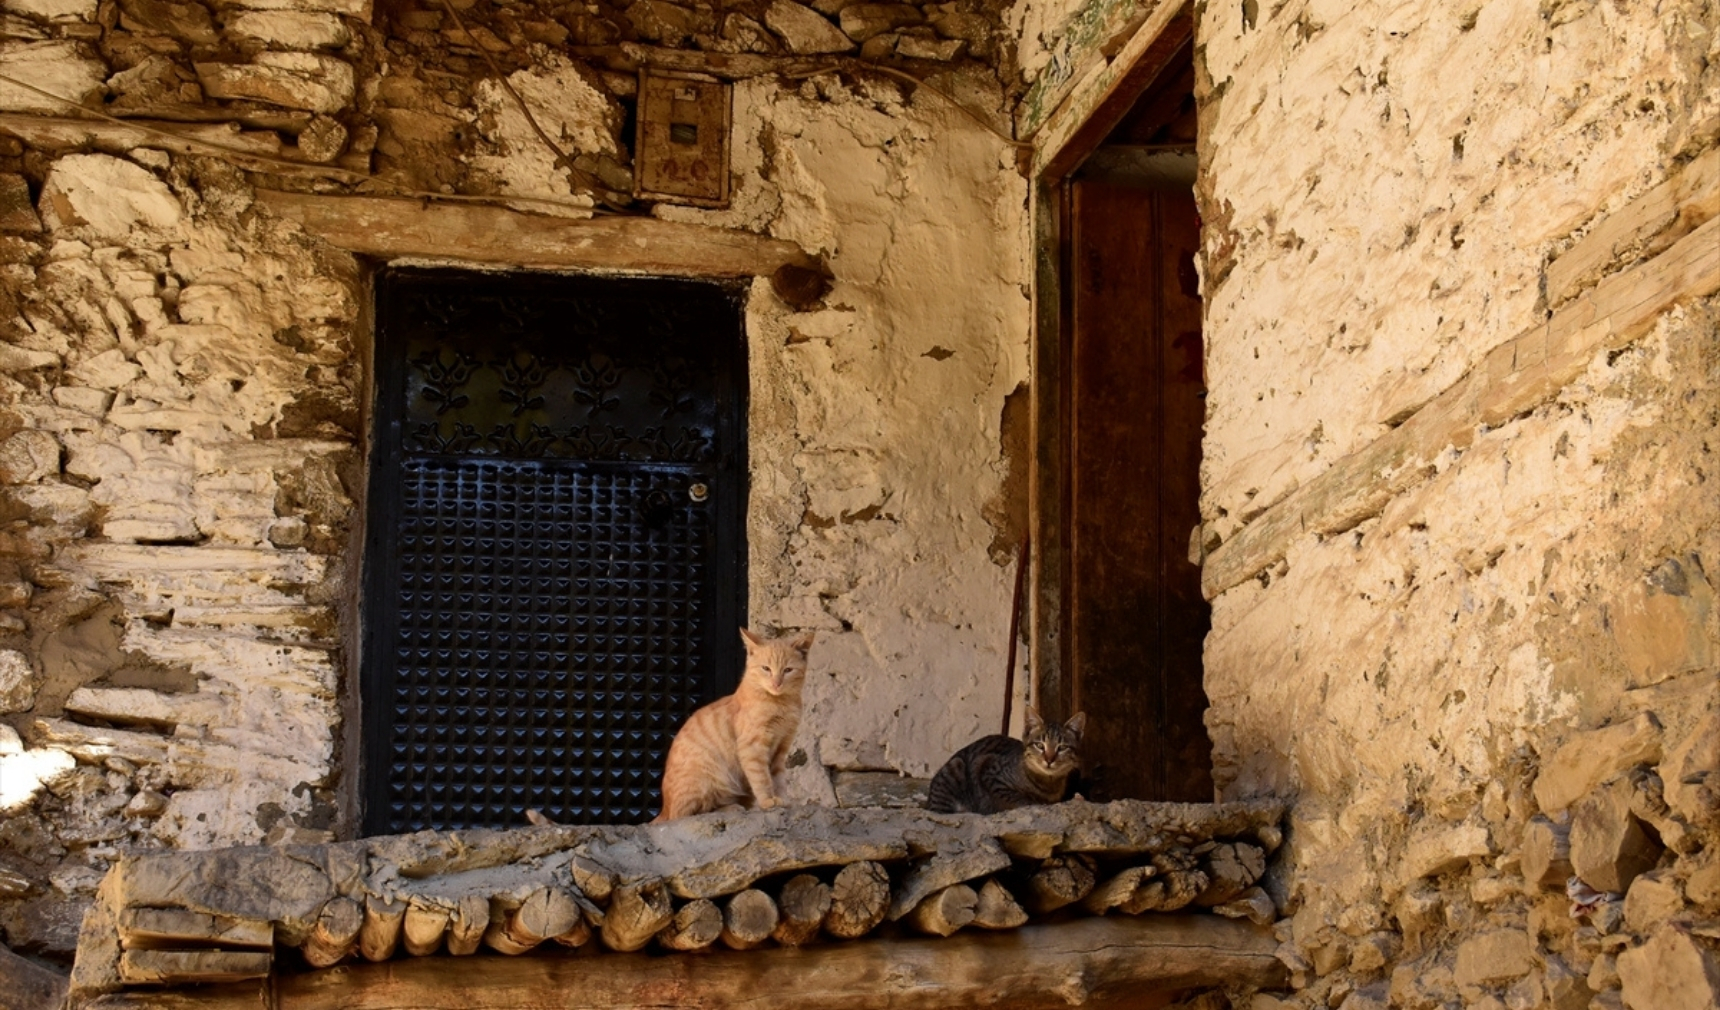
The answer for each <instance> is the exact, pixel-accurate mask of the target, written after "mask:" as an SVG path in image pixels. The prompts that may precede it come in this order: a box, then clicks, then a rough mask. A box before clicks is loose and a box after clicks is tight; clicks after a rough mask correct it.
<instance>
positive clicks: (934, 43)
mask: <svg viewBox="0 0 1720 1010" xmlns="http://www.w3.org/2000/svg"><path fill="white" fill-rule="evenodd" d="M966 45H967V43H966V42H962V41H961V40H959V39H940V38H936V37H928V36H925V35H915V34H911V33H909V32H903V33H902V37H901V38H899V39H897V40H896V55H897V56H905V57H907V58H908V59H911V60H936V61H938V62H940V63H947V62H949V61H950V60H953V59H955V58H956V57H957V56H960V55H961V51H962V49H963V48H964V47H966Z"/></svg>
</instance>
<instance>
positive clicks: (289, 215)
mask: <svg viewBox="0 0 1720 1010" xmlns="http://www.w3.org/2000/svg"><path fill="white" fill-rule="evenodd" d="M257 199H258V201H259V202H260V203H262V204H263V205H264V206H266V207H268V208H269V209H270V210H272V211H273V212H274V213H276V214H278V215H280V216H281V217H283V218H285V219H287V220H289V221H293V222H296V223H297V224H299V225H300V226H302V227H303V228H304V229H305V230H306V231H308V232H310V233H311V234H313V235H316V236H318V237H320V238H322V239H323V240H324V241H326V242H328V243H329V244H330V245H333V246H335V247H336V248H340V249H345V250H346V251H348V252H353V253H359V254H362V255H366V256H376V257H381V258H384V259H394V258H400V257H431V258H436V259H450V260H466V261H470V262H476V263H498V264H505V265H508V266H519V267H560V268H577V269H585V270H597V271H611V272H617V273H644V274H667V275H673V276H683V277H751V276H765V275H769V274H773V273H775V272H776V270H777V269H778V268H780V267H784V266H800V267H811V266H815V265H816V261H815V260H814V259H813V258H812V257H811V256H809V255H807V254H806V252H804V251H803V250H802V249H801V248H800V247H799V246H797V245H795V244H794V243H792V242H785V241H783V240H781V239H774V238H769V237H766V236H763V235H755V234H753V233H752V232H745V231H734V230H729V229H724V228H708V227H705V226H704V225H697V224H683V223H679V222H674V221H661V220H658V219H657V218H652V217H620V216H612V217H593V218H566V217H553V216H550V215H545V214H526V213H521V212H519V211H514V210H508V209H506V208H502V207H488V206H473V205H468V204H461V205H450V204H428V203H424V202H422V201H418V200H404V199H397V198H394V197H376V196H315V195H311V194H306V193H284V192H279V191H275V190H259V191H258V192H257Z"/></svg>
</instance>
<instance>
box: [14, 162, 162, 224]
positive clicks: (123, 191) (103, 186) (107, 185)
mask: <svg viewBox="0 0 1720 1010" xmlns="http://www.w3.org/2000/svg"><path fill="white" fill-rule="evenodd" d="M41 210H42V220H43V222H44V223H45V224H47V226H48V228H49V230H51V231H77V232H87V233H90V234H93V235H95V236H97V237H100V238H104V239H111V240H116V241H122V240H124V239H126V238H127V237H128V236H129V235H130V234H131V231H132V229H133V228H143V229H152V230H155V231H162V232H165V231H171V230H173V229H176V228H177V227H178V226H179V222H180V219H181V216H182V211H181V208H180V206H179V200H178V199H176V198H175V197H174V195H173V193H172V192H171V191H170V190H169V189H168V188H167V184H166V183H164V182H162V181H161V180H160V179H157V178H156V177H155V176H154V175H153V174H151V173H150V171H149V170H148V169H146V168H144V167H143V166H141V165H137V164H134V163H132V162H129V161H125V160H123V159H120V158H114V157H110V156H108V155H105V154H68V155H66V156H65V157H63V158H61V159H60V160H59V161H56V162H54V166H53V168H52V169H50V170H49V172H48V179H47V182H45V183H44V184H43V186H42V200H41Z"/></svg>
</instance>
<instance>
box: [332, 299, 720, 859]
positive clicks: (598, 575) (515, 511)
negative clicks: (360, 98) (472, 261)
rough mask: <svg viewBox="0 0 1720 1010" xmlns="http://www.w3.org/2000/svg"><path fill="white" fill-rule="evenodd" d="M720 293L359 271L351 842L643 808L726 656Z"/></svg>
mask: <svg viewBox="0 0 1720 1010" xmlns="http://www.w3.org/2000/svg"><path fill="white" fill-rule="evenodd" d="M742 297H743V289H740V288H737V287H734V286H723V285H716V284H709V283H699V282H692V281H678V280H655V279H653V280H634V279H613V278H592V277H566V276H555V275H543V274H518V273H515V274H484V273H471V272H466V271H456V270H430V269H389V270H385V271H383V272H382V273H381V275H380V276H379V277H378V279H377V285H376V312H377V326H376V333H377V338H376V369H375V370H376V377H377V383H376V400H375V410H374V414H375V421H376V425H375V442H374V445H373V451H372V456H371V485H370V501H369V506H368V511H369V527H368V529H369V533H368V537H367V546H366V550H367V554H366V565H365V579H366V582H365V601H364V608H363V609H364V620H365V648H364V653H365V657H364V658H365V668H364V673H363V678H362V679H363V703H364V751H365V773H364V774H365V778H366V785H365V801H366V802H365V818H364V820H365V829H366V831H367V832H368V833H371V834H381V833H391V832H402V831H415V830H419V829H423V828H438V829H452V828H467V827H479V826H495V827H500V826H517V825H520V824H523V823H524V816H523V815H524V811H525V809H526V808H528V807H535V808H537V809H540V810H542V811H543V812H544V813H545V814H547V815H549V816H550V817H551V818H554V819H556V820H558V821H563V822H565V823H625V822H636V821H640V820H644V819H647V818H649V817H650V816H652V815H653V814H654V813H655V812H656V809H657V806H658V785H659V776H660V774H661V770H662V766H663V756H664V754H665V753H666V752H667V751H668V748H669V742H670V741H671V740H672V739H673V737H674V732H675V730H676V729H677V728H679V727H680V725H681V723H682V722H683V721H684V720H685V719H686V717H687V716H688V715H689V714H690V713H691V712H692V711H693V710H694V709H695V708H697V707H698V706H699V705H702V704H704V703H705V702H707V701H709V700H711V699H712V698H715V697H717V696H719V695H721V694H724V693H726V692H728V691H729V690H731V689H732V688H733V686H734V681H735V677H736V676H737V674H738V672H739V668H740V662H741V660H740V656H739V647H738V636H737V635H736V633H735V630H734V629H735V628H736V626H738V625H739V624H741V623H743V621H744V619H745V618H744V608H745V599H746V590H745V587H746V573H745V544H744V503H745V490H746V488H745V475H746V470H745V465H746V464H745V460H746V446H745V431H746V428H745V417H746V402H745V401H746V398H745V389H746V381H745V376H746V357H745V355H746V350H745V342H744V334H743V327H742Z"/></svg>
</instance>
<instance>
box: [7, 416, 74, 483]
mask: <svg viewBox="0 0 1720 1010" xmlns="http://www.w3.org/2000/svg"><path fill="white" fill-rule="evenodd" d="M59 472H60V442H59V439H56V438H55V437H54V436H53V435H52V434H50V433H48V432H45V431H42V430H40V429H37V428H26V429H24V430H23V431H20V432H18V433H17V434H15V435H13V436H12V437H11V438H8V439H7V440H5V441H4V442H0V484H33V483H35V482H36V481H39V480H41V479H42V478H43V477H49V476H53V475H56V474H58V473H59Z"/></svg>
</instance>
